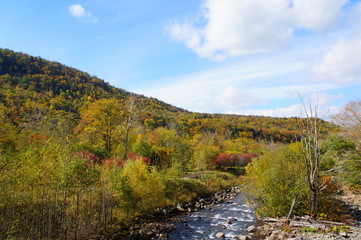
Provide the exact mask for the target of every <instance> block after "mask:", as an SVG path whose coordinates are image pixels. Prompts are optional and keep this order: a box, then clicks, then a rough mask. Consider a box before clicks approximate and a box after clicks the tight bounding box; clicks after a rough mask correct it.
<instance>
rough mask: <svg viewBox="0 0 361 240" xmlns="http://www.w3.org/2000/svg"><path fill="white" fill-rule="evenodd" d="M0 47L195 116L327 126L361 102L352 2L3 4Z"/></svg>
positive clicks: (359, 37) (360, 49)
mask: <svg viewBox="0 0 361 240" xmlns="http://www.w3.org/2000/svg"><path fill="white" fill-rule="evenodd" d="M0 47H1V48H9V49H12V50H14V51H21V52H24V53H28V54H31V55H34V56H41V57H43V58H45V59H49V60H53V61H58V62H61V63H64V64H66V65H68V66H71V67H75V68H78V69H80V70H83V71H86V72H88V73H90V74H91V75H95V76H97V77H100V78H102V79H104V80H105V81H107V82H109V83H111V84H112V85H114V86H116V87H119V88H123V89H126V90H128V91H132V92H136V93H140V94H144V95H146V96H151V97H155V98H158V99H160V100H163V101H165V102H168V103H170V104H173V105H175V106H178V107H182V108H185V109H188V110H191V111H198V112H210V113H236V114H247V115H267V116H277V117H289V116H300V115H301V109H300V97H299V95H302V96H303V97H304V98H305V96H306V95H307V98H310V99H311V101H312V102H313V103H314V104H317V105H318V106H319V113H320V115H322V116H324V117H325V118H327V116H328V115H330V114H333V113H336V112H337V111H339V109H340V108H341V107H342V106H343V104H345V103H346V102H349V101H353V100H360V94H361V4H360V1H347V0H267V1H265V0H184V1H170V0H132V1H123V0H79V1H68V0H63V1H46V0H37V1H28V0H16V1H2V2H1V3H0Z"/></svg>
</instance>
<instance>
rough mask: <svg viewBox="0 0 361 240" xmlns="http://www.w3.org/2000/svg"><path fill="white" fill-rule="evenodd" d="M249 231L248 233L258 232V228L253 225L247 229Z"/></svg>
mask: <svg viewBox="0 0 361 240" xmlns="http://www.w3.org/2000/svg"><path fill="white" fill-rule="evenodd" d="M247 231H248V232H255V231H256V227H255V226H253V225H251V226H249V227H248V228H247Z"/></svg>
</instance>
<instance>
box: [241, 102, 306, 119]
mask: <svg viewBox="0 0 361 240" xmlns="http://www.w3.org/2000/svg"><path fill="white" fill-rule="evenodd" d="M301 111H302V110H301V105H300V104H294V105H291V106H289V107H284V108H276V109H257V110H252V109H251V110H247V111H245V112H244V113H243V114H245V115H258V116H270V117H300V116H301Z"/></svg>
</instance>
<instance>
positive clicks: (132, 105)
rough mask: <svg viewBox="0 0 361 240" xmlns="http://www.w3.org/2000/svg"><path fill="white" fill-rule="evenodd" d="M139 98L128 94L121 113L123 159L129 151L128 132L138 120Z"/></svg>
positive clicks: (125, 158)
mask: <svg viewBox="0 0 361 240" xmlns="http://www.w3.org/2000/svg"><path fill="white" fill-rule="evenodd" d="M139 105H140V102H139V99H138V97H137V96H134V95H133V96H130V97H129V98H128V99H127V101H126V103H125V108H124V114H123V117H124V119H123V124H122V127H123V130H124V138H123V160H124V161H125V160H127V156H128V151H129V134H130V133H131V131H132V130H133V129H134V128H135V127H136V124H137V123H138V122H139Z"/></svg>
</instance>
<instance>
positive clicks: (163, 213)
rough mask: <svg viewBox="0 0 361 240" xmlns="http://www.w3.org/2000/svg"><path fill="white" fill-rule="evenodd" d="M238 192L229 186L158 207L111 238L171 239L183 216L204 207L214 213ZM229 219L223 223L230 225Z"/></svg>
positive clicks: (235, 188)
mask: <svg viewBox="0 0 361 240" xmlns="http://www.w3.org/2000/svg"><path fill="white" fill-rule="evenodd" d="M239 192H240V189H239V187H231V188H228V189H225V190H220V191H217V192H215V193H213V194H212V195H210V196H208V197H203V198H197V199H195V200H194V201H191V202H184V203H179V204H177V205H173V206H168V207H166V208H159V209H157V211H156V213H155V214H154V215H153V216H152V217H149V218H143V219H133V221H134V222H133V224H132V226H130V227H123V228H122V229H121V231H119V229H118V232H115V233H113V236H112V239H130V240H136V239H161V240H162V239H164V240H165V239H172V238H170V233H171V232H172V231H173V230H174V229H176V227H177V224H178V226H179V223H180V224H183V223H186V220H184V217H187V216H190V215H191V214H194V213H199V212H201V211H203V210H205V209H208V211H210V212H212V213H215V209H217V207H221V206H222V204H228V205H231V204H233V202H232V199H234V198H235V197H236V196H237V195H239ZM233 206H234V207H236V206H235V205H233ZM233 220H235V219H233ZM227 221H228V223H227ZM230 221H231V220H225V221H224V224H225V225H227V224H228V225H230ZM135 222H136V223H135ZM173 239H175V238H173Z"/></svg>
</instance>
